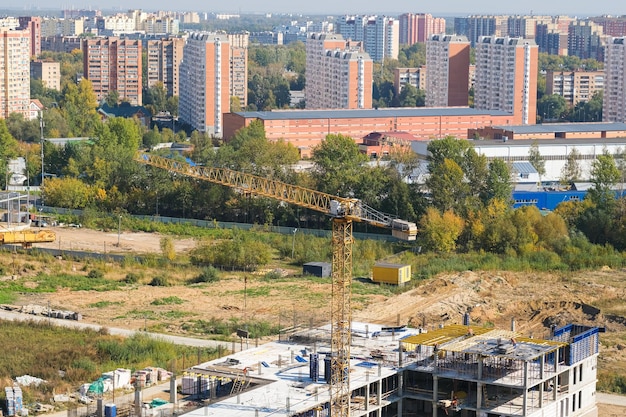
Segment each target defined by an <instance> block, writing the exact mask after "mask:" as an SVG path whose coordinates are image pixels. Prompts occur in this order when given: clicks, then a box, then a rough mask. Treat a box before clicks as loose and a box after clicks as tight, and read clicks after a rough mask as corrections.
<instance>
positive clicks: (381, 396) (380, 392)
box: [376, 379, 383, 414]
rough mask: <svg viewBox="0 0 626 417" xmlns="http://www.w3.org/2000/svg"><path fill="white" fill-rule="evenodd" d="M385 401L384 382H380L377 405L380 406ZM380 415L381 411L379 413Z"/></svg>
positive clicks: (377, 391)
mask: <svg viewBox="0 0 626 417" xmlns="http://www.w3.org/2000/svg"><path fill="white" fill-rule="evenodd" d="M382 399H383V381H382V380H380V379H379V380H378V387H377V390H376V405H380V404H381V402H382ZM379 414H380V411H379Z"/></svg>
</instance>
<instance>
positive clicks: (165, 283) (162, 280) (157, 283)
mask: <svg viewBox="0 0 626 417" xmlns="http://www.w3.org/2000/svg"><path fill="white" fill-rule="evenodd" d="M148 285H151V286H153V287H169V286H170V283H169V279H168V277H167V276H166V275H157V276H156V277H154V278H152V280H151V281H150V283H149V284H148Z"/></svg>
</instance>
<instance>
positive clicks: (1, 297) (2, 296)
mask: <svg viewBox="0 0 626 417" xmlns="http://www.w3.org/2000/svg"><path fill="white" fill-rule="evenodd" d="M15 300H17V295H16V294H15V293H13V292H4V291H0V304H13V303H14V302H15Z"/></svg>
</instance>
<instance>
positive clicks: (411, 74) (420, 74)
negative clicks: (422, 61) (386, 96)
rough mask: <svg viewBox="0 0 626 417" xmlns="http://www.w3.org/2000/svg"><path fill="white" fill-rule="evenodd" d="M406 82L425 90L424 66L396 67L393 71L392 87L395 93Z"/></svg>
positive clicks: (400, 90)
mask: <svg viewBox="0 0 626 417" xmlns="http://www.w3.org/2000/svg"><path fill="white" fill-rule="evenodd" d="M407 84H410V85H412V86H413V87H415V88H417V89H418V90H426V66H421V67H419V68H396V69H395V70H394V71H393V87H394V90H395V91H396V94H400V93H401V92H402V89H403V88H404V86H405V85H407Z"/></svg>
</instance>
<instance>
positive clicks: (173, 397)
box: [170, 375, 178, 404]
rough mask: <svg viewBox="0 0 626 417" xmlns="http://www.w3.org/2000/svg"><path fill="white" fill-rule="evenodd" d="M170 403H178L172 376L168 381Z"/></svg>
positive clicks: (173, 376) (174, 376)
mask: <svg viewBox="0 0 626 417" xmlns="http://www.w3.org/2000/svg"><path fill="white" fill-rule="evenodd" d="M170 402H171V403H172V404H176V403H177V402H178V396H177V395H176V375H172V378H171V379H170Z"/></svg>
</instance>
